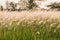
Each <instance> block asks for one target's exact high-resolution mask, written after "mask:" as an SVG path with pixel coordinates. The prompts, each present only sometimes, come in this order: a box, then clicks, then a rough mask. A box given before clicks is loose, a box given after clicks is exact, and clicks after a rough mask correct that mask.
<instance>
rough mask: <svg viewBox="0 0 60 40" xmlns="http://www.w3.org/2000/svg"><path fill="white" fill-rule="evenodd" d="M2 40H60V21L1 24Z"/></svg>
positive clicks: (24, 21)
mask: <svg viewBox="0 0 60 40" xmlns="http://www.w3.org/2000/svg"><path fill="white" fill-rule="evenodd" d="M0 40H60V21H59V20H57V19H51V20H50V19H41V20H39V21H38V20H37V19H35V20H33V21H31V20H27V21H26V20H23V21H21V22H19V20H18V21H13V22H12V23H11V24H9V23H8V24H5V25H2V24H1V23H0Z"/></svg>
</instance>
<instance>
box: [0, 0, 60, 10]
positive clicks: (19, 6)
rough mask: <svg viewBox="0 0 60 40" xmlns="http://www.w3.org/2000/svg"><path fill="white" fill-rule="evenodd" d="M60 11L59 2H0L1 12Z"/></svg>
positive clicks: (47, 0)
mask: <svg viewBox="0 0 60 40" xmlns="http://www.w3.org/2000/svg"><path fill="white" fill-rule="evenodd" d="M31 9H43V10H50V9H58V10H59V9H60V1H59V0H0V10H1V11H3V10H8V11H21V10H31Z"/></svg>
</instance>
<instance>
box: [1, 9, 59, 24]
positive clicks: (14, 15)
mask: <svg viewBox="0 0 60 40" xmlns="http://www.w3.org/2000/svg"><path fill="white" fill-rule="evenodd" d="M47 18H48V19H49V20H50V19H58V20H59V19H60V11H55V10H54V11H41V10H35V11H20V12H18V11H0V23H7V22H8V23H9V22H12V21H17V20H19V21H20V22H21V21H23V20H26V21H27V20H29V21H33V20H41V19H47ZM8 23H7V24H8Z"/></svg>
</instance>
